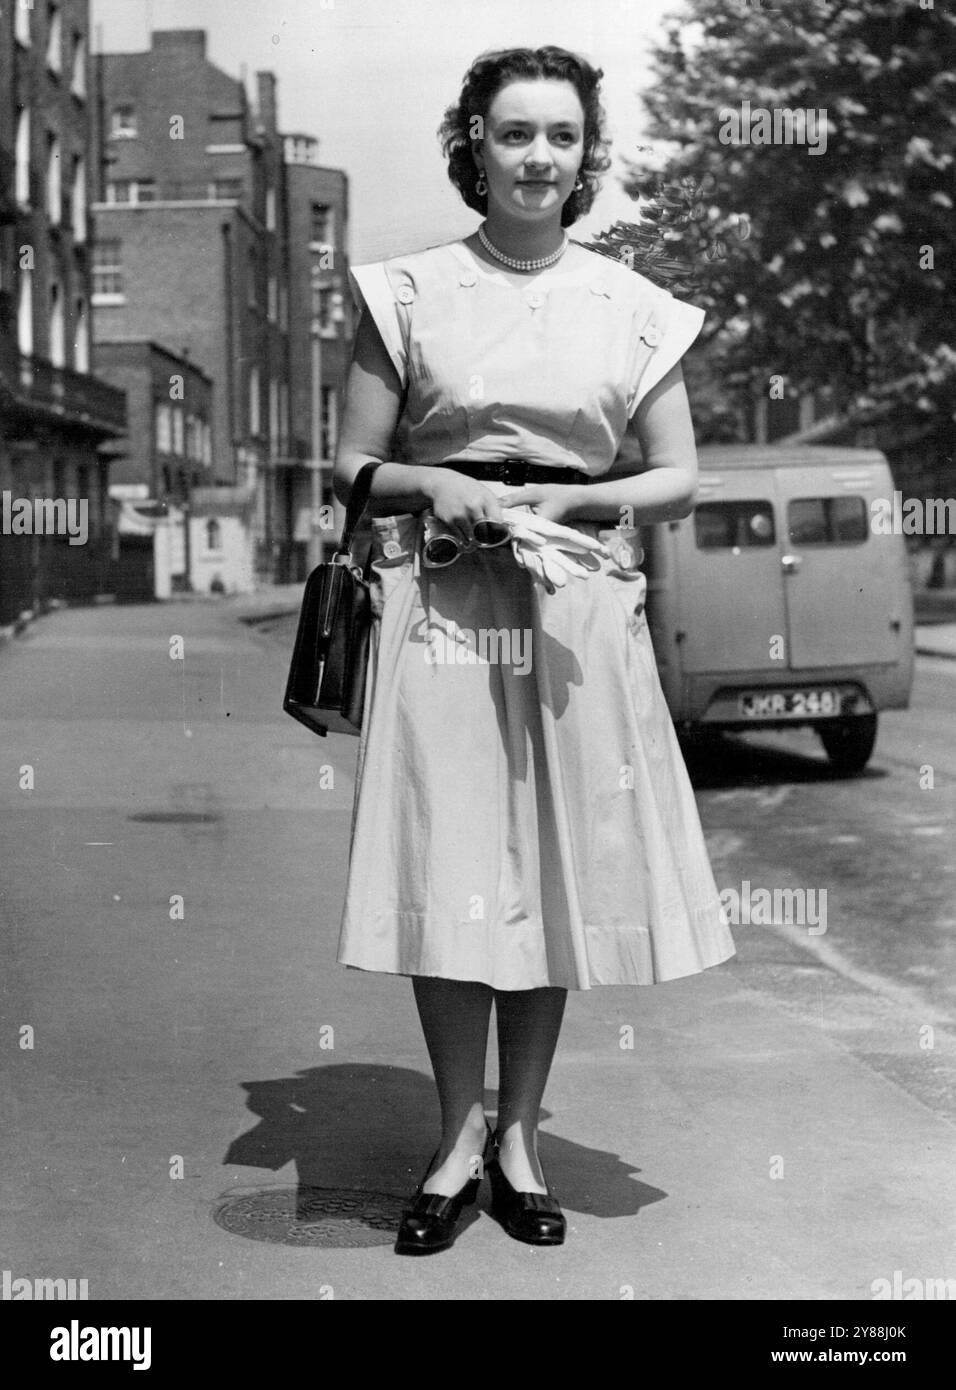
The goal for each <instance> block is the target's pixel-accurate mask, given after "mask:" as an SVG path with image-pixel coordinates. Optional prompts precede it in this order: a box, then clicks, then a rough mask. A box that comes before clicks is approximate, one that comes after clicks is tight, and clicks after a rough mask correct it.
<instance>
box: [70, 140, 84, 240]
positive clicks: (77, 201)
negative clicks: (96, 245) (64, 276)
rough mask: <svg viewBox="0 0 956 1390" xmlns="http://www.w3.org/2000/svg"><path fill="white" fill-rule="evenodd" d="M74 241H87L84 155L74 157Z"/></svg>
mask: <svg viewBox="0 0 956 1390" xmlns="http://www.w3.org/2000/svg"><path fill="white" fill-rule="evenodd" d="M72 203H73V240H74V241H75V242H77V243H80V242H84V241H85V240H86V163H85V161H84V159H83V156H82V155H79V154H77V155H74V156H73V199H72Z"/></svg>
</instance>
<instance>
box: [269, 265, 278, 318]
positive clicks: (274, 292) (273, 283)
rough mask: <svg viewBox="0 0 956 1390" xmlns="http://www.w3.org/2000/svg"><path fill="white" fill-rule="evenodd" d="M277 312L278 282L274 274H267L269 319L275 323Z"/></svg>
mask: <svg viewBox="0 0 956 1390" xmlns="http://www.w3.org/2000/svg"><path fill="white" fill-rule="evenodd" d="M278 313H279V282H278V280H277V279H276V277H275V276H274V275H270V276H269V321H270V323H275V321H276V318H277V316H278Z"/></svg>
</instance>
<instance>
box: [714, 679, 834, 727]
mask: <svg viewBox="0 0 956 1390" xmlns="http://www.w3.org/2000/svg"><path fill="white" fill-rule="evenodd" d="M738 704H739V706H740V713H741V714H742V715H744V716H745V718H747V719H820V718H825V717H826V716H827V715H837V714H839V713H840V692H839V691H838V690H828V689H821V688H819V687H815V688H813V689H808V690H752V691H747V692H746V694H744V695H741V696H740V697H739V699H738Z"/></svg>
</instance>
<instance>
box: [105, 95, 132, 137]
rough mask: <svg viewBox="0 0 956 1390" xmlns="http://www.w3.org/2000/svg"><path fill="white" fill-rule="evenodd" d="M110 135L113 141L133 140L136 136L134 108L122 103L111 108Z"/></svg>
mask: <svg viewBox="0 0 956 1390" xmlns="http://www.w3.org/2000/svg"><path fill="white" fill-rule="evenodd" d="M110 134H111V135H112V136H113V138H114V139H115V140H135V138H136V136H137V134H138V128H137V125H136V107H135V106H131V105H129V103H127V102H123V103H121V104H120V105H119V106H114V107H113V116H112V120H111V123H110Z"/></svg>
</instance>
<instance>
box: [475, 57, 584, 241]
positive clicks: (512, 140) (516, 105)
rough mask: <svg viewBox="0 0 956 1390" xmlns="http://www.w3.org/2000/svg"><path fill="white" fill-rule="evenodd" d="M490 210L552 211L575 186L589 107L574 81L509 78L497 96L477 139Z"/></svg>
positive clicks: (539, 214) (540, 214)
mask: <svg viewBox="0 0 956 1390" xmlns="http://www.w3.org/2000/svg"><path fill="white" fill-rule="evenodd" d="M475 153H476V155H477V163H478V165H479V167H481V168H483V169H484V172H485V180H486V182H487V184H488V210H489V212H490V211H491V209H492V208H493V207H494V208H497V209H498V210H499V211H501V212H503V213H505V214H506V215H507V216H508V217H511V218H514V217H518V218H520V219H521V220H522V221H527V220H541V219H543V218H547V217H548V216H549V215H550V216H553V215H554V214H555V212H560V209H561V208H562V206H563V205H564V203H565V202H566V201H567V199H568V198H569V197H570V195H571V193H572V192H573V190H574V183H575V180H576V178H577V174H578V169H579V168H580V167H581V162H582V160H583V158H584V110H583V108H582V106H581V100H580V98H579V96H578V94H577V92H576V91H575V89H574V86H573V85H572V84H571V83H570V82H566V81H564V80H559V79H556V78H530V79H528V80H522V81H520V82H518V81H516V82H509V83H508V85H507V86H506V87H502V88H501V90H500V91H499V92H496V93H495V95H494V97H493V98H492V101H491V105H490V106H489V108H488V115H487V117H486V118H485V132H484V139H483V140H480V141H477V142H476V144H475Z"/></svg>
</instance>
